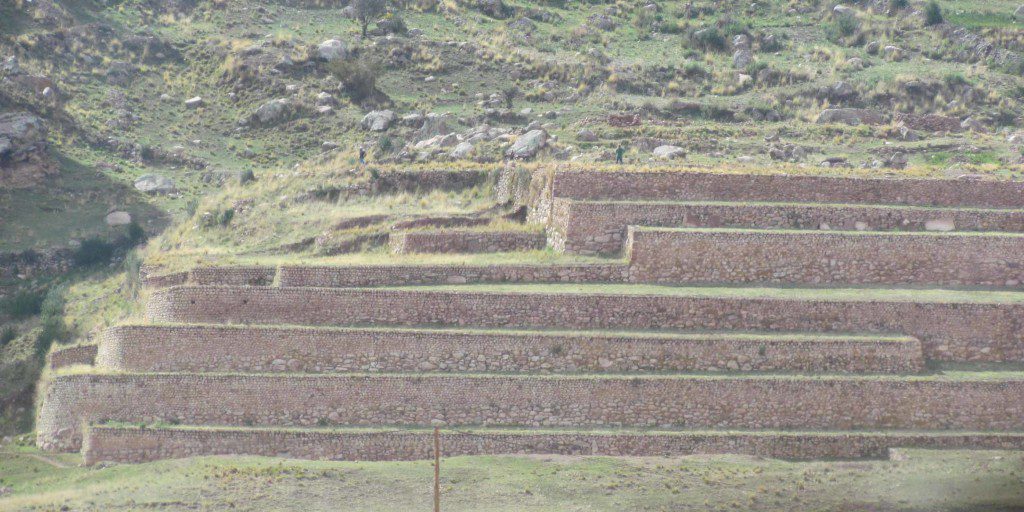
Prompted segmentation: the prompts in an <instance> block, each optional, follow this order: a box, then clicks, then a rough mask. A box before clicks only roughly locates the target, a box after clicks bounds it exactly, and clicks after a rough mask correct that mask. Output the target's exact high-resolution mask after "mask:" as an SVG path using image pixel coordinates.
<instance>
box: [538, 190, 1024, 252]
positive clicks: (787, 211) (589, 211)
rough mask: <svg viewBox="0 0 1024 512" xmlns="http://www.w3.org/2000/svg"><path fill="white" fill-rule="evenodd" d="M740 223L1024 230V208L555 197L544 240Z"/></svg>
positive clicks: (603, 239) (605, 240)
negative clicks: (636, 229) (648, 228)
mask: <svg viewBox="0 0 1024 512" xmlns="http://www.w3.org/2000/svg"><path fill="white" fill-rule="evenodd" d="M631 225H632V226H651V227H655V226H660V227H677V228H678V227H693V228H697V227H705V228H718V227H741V228H752V229H813V230H819V229H821V230H832V229H835V230H846V231H892V230H900V231H952V230H956V231H1001V232H1024V210H994V209H956V208H925V207H912V206H870V205H827V204H822V205H810V204H771V205H769V204H744V203H734V204H723V203H645V202H639V203H628V202H579V201H574V200H571V199H562V198H556V199H555V200H554V205H553V207H552V216H551V223H550V224H549V225H548V244H549V245H551V247H552V248H554V249H555V250H559V251H565V252H571V253H580V254H596V253H603V254H610V253H617V252H619V251H620V250H621V249H622V245H623V241H624V240H625V239H626V228H627V227H628V226H631Z"/></svg>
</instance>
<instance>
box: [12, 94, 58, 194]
mask: <svg viewBox="0 0 1024 512" xmlns="http://www.w3.org/2000/svg"><path fill="white" fill-rule="evenodd" d="M47 132H48V131H47V127H46V124H45V123H43V120H42V119H40V118H39V117H37V116H34V115H32V114H29V113H28V112H9V113H3V114H0V186H2V187H17V188H21V187H28V186H32V185H35V184H37V183H39V182H40V181H41V180H43V179H45V178H46V177H48V176H51V175H54V174H56V173H57V166H56V165H55V164H54V162H53V161H52V160H51V159H50V158H49V155H48V154H47V151H46V147H47V145H46V135H47Z"/></svg>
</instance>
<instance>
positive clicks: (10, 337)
mask: <svg viewBox="0 0 1024 512" xmlns="http://www.w3.org/2000/svg"><path fill="white" fill-rule="evenodd" d="M17 337H18V330H17V329H15V328H14V326H13V325H8V326H7V327H4V329H3V330H2V331H0V348H4V347H6V346H7V344H8V343H10V342H12V341H14V338H17Z"/></svg>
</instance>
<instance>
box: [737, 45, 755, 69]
mask: <svg viewBox="0 0 1024 512" xmlns="http://www.w3.org/2000/svg"><path fill="white" fill-rule="evenodd" d="M751 62H754V54H753V53H751V52H750V50H747V49H739V50H736V52H735V53H733V54H732V66H733V67H734V68H740V69H746V67H747V66H749V65H750V63H751Z"/></svg>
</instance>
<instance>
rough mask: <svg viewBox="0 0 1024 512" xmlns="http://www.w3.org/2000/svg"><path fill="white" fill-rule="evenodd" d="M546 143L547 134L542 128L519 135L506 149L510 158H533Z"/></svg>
mask: <svg viewBox="0 0 1024 512" xmlns="http://www.w3.org/2000/svg"><path fill="white" fill-rule="evenodd" d="M547 143H548V134H547V132H545V131H544V130H531V131H528V132H526V133H524V134H522V135H520V136H519V138H518V139H516V142H515V143H514V144H512V147H511V148H509V150H508V156H510V157H512V158H533V157H534V156H535V155H536V154H537V152H538V151H540V150H541V148H543V147H544V146H546V145H547Z"/></svg>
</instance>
